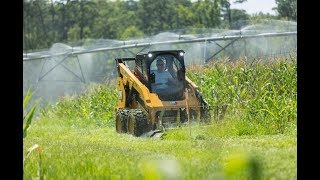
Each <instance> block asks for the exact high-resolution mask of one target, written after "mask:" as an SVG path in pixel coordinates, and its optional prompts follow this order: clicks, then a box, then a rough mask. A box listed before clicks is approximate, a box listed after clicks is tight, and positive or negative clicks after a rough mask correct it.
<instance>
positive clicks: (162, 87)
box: [151, 56, 182, 100]
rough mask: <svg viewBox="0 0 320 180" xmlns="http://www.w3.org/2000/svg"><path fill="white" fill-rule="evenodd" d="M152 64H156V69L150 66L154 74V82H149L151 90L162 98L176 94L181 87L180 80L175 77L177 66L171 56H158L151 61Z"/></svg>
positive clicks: (172, 96)
mask: <svg viewBox="0 0 320 180" xmlns="http://www.w3.org/2000/svg"><path fill="white" fill-rule="evenodd" d="M170 60H171V62H170ZM153 64H155V65H156V69H154V68H151V72H152V73H154V76H155V82H154V83H152V84H151V89H152V92H154V93H157V94H158V95H159V96H160V99H163V100H164V99H172V98H174V96H177V93H178V91H180V90H181V89H182V82H179V80H178V79H177V72H176V71H177V69H178V67H177V65H176V64H175V63H173V58H169V57H167V58H166V57H164V56H159V57H158V58H156V59H155V60H154V61H153ZM151 67H154V65H153V66H151ZM170 67H171V68H170ZM170 69H171V72H170ZM179 94H180V93H179ZM169 96H170V97H169Z"/></svg>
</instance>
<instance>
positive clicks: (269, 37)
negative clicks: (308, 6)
mask: <svg viewBox="0 0 320 180" xmlns="http://www.w3.org/2000/svg"><path fill="white" fill-rule="evenodd" d="M170 35H171V37H168V38H166V39H165V40H160V41H159V40H152V42H143V41H140V42H139V41H116V43H113V44H112V45H109V46H104V45H105V44H101V45H96V46H76V47H70V46H67V45H64V44H59V43H58V44H55V45H54V46H53V48H51V49H50V50H47V51H40V52H29V53H26V52H25V53H23V66H24V68H23V71H24V72H23V75H24V78H23V79H24V93H25V91H26V90H27V89H28V88H29V87H30V86H32V87H33V88H34V89H35V90H36V91H38V92H37V93H36V94H38V96H39V97H41V98H42V99H44V100H46V101H55V100H56V98H57V97H59V96H62V95H65V94H74V93H75V92H79V91H80V90H83V88H84V87H85V86H86V85H88V84H90V83H91V82H106V81H110V79H112V78H113V77H114V75H115V71H114V70H115V68H114V65H113V64H114V58H116V57H124V56H126V57H134V56H135V54H137V53H138V52H141V51H149V50H164V49H184V50H185V52H186V56H185V58H186V64H187V65H188V64H193V63H197V64H205V63H209V62H210V61H213V60H214V59H218V58H219V57H223V56H227V57H229V58H235V59H236V58H239V57H241V56H246V57H251V58H258V57H261V56H265V57H268V58H270V57H279V56H288V55H289V56H296V47H297V38H296V37H297V32H296V31H288V32H273V33H259V34H242V33H241V31H239V32H238V33H236V34H232V35H223V36H215V37H200V38H197V37H194V36H193V37H192V36H189V35H177V36H174V37H173V36H172V34H170ZM47 96H49V97H47Z"/></svg>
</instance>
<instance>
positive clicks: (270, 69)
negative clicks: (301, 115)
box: [23, 59, 297, 179]
mask: <svg viewBox="0 0 320 180" xmlns="http://www.w3.org/2000/svg"><path fill="white" fill-rule="evenodd" d="M199 69H201V71H200V70H199ZM188 70H189V71H188V76H189V77H190V78H191V79H192V80H193V81H195V82H196V84H197V85H198V86H199V88H200V90H201V91H202V92H203V94H204V97H206V99H207V100H208V102H209V104H210V105H211V106H220V105H227V107H228V108H227V110H226V112H225V114H224V118H223V119H221V120H216V119H214V120H213V123H212V124H211V125H208V126H198V125H196V126H193V127H191V134H190V129H189V128H180V129H177V130H171V131H166V132H165V134H164V136H163V138H162V139H149V138H137V137H133V136H131V135H128V134H118V133H116V131H115V122H114V115H113V113H114V107H115V104H116V98H117V97H116V95H117V93H116V91H115V90H114V88H112V87H111V88H110V87H107V86H105V85H94V86H93V87H92V88H89V89H88V91H87V92H85V93H84V94H83V95H81V96H78V97H64V98H63V99H60V100H59V102H58V103H57V104H56V105H54V106H53V107H52V108H50V109H42V110H41V115H39V116H38V117H36V119H35V121H34V122H33V123H32V125H31V127H30V128H29V130H28V135H27V136H26V137H25V138H24V144H23V151H24V154H26V152H27V150H28V148H30V147H32V146H33V145H34V144H38V145H39V146H40V147H41V149H42V154H41V161H40V160H39V156H38V153H37V151H33V152H32V153H31V154H30V155H29V156H28V158H26V160H25V162H24V179H32V178H34V177H38V176H39V175H40V177H42V178H44V179H296V178H297V137H296V135H297V130H296V61H295V60H292V59H291V60H278V61H274V62H268V63H252V62H247V61H244V60H243V61H238V62H237V63H234V62H233V63H230V62H229V63H227V62H223V61H222V62H216V63H214V64H210V65H208V66H205V67H198V66H192V67H189V69H188ZM39 162H40V164H39Z"/></svg>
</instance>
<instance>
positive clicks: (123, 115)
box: [116, 109, 129, 133]
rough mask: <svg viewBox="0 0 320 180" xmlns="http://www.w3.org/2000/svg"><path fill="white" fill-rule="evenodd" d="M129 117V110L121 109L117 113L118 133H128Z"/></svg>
mask: <svg viewBox="0 0 320 180" xmlns="http://www.w3.org/2000/svg"><path fill="white" fill-rule="evenodd" d="M128 119H129V110H127V109H119V110H118V111H117V115H116V131H117V133H126V132H127V124H128Z"/></svg>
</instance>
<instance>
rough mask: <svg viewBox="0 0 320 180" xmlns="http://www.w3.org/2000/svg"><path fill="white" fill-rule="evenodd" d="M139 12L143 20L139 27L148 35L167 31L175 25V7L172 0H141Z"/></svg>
mask: <svg viewBox="0 0 320 180" xmlns="http://www.w3.org/2000/svg"><path fill="white" fill-rule="evenodd" d="M137 13H138V18H139V19H140V20H141V23H140V24H139V28H140V29H143V31H144V32H145V34H148V35H150V34H156V33H159V32H161V31H167V30H169V29H172V27H174V25H175V22H174V18H173V14H174V13H175V9H174V5H173V1H171V0H158V1H154V0H140V1H139V5H138V12H137Z"/></svg>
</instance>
